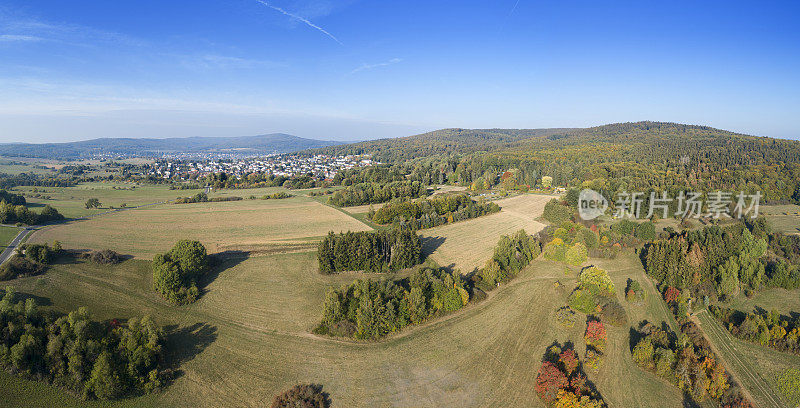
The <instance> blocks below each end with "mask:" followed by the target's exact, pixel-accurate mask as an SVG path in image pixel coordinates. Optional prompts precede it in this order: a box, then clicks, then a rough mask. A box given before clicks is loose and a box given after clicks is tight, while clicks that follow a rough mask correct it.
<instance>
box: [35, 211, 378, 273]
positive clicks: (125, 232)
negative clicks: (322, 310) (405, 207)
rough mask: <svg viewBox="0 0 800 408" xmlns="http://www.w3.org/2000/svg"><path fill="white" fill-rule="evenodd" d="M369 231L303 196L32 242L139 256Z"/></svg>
mask: <svg viewBox="0 0 800 408" xmlns="http://www.w3.org/2000/svg"><path fill="white" fill-rule="evenodd" d="M368 229H369V227H368V226H367V225H364V224H363V223H361V222H359V221H357V220H355V219H353V218H352V217H350V216H348V215H346V214H344V213H342V212H341V211H338V210H336V209H334V208H331V207H328V206H325V205H323V204H320V203H318V202H316V201H314V200H311V199H309V198H306V197H293V198H288V199H283V200H243V201H229V202H216V203H196V204H163V205H156V206H151V207H146V208H138V209H132V210H126V211H120V212H117V213H113V214H106V215H102V216H98V217H94V218H92V219H88V220H79V221H72V222H68V223H65V224H59V225H54V226H51V227H47V228H45V229H42V230H40V231H37V232H36V233H34V234H33V235H32V236H31V238H30V241H31V242H53V241H54V240H59V241H61V242H62V243H63V245H64V247H65V248H76V249H104V248H109V249H113V250H115V251H118V252H120V253H124V254H130V255H134V256H137V257H145V258H149V257H152V256H153V255H154V254H156V253H159V252H164V251H166V250H167V249H169V248H170V247H172V245H173V244H174V243H175V242H176V241H177V240H179V239H184V238H188V239H196V240H199V241H200V242H202V243H203V244H204V245H205V246H206V248H207V249H208V250H209V252H220V251H225V250H241V249H245V250H254V249H259V248H260V247H263V246H265V245H270V244H286V243H291V242H298V241H303V242H307V241H309V240H314V239H316V238H318V237H321V236H323V235H325V234H327V233H328V231H337V232H338V231H347V230H352V231H363V230H368Z"/></svg>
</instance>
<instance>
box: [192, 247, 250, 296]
mask: <svg viewBox="0 0 800 408" xmlns="http://www.w3.org/2000/svg"><path fill="white" fill-rule="evenodd" d="M249 257H250V252H247V251H236V250H231V251H223V252H217V253H215V254H212V255H210V256H209V258H210V259H211V268H210V269H209V271H208V273H206V274H205V275H203V276H202V277H201V278H200V279H199V280H198V281H197V288H198V289H200V296H203V295H205V294H206V292H208V290H206V287H207V286H208V285H210V284H211V282H214V280H216V279H217V277H218V276H219V274H220V273H222V271H224V270H226V269H229V268H233V267H234V266H236V265H239V264H240V263H242V262H244V261H245V260H246V259H247V258H249Z"/></svg>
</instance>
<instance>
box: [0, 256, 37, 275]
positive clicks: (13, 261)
mask: <svg viewBox="0 0 800 408" xmlns="http://www.w3.org/2000/svg"><path fill="white" fill-rule="evenodd" d="M45 269H46V266H45V265H42V264H40V263H38V262H36V261H32V260H30V259H28V258H26V257H24V256H20V255H13V256H12V257H11V258H9V259H8V261H6V263H4V264H3V266H0V281H4V280H10V279H14V278H17V277H20V276H34V275H39V274H40V273H42V272H44V271H45Z"/></svg>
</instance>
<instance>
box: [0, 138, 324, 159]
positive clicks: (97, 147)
mask: <svg viewBox="0 0 800 408" xmlns="http://www.w3.org/2000/svg"><path fill="white" fill-rule="evenodd" d="M338 143H339V142H333V141H325V140H314V139H305V138H302V137H297V136H292V135H287V134H284V133H272V134H267V135H258V136H235V137H181V138H165V139H138V138H102V139H92V140H84V141H80V142H67V143H42V144H33V143H6V144H0V155H3V156H18V157H40V158H57V159H73V158H86V157H94V156H96V155H99V154H110V155H125V156H140V157H152V156H156V157H157V156H160V155H162V154H170V153H240V154H253V155H264V154H272V153H289V152H293V151H298V150H303V149H310V148H315V147H322V146H331V145H335V144H338Z"/></svg>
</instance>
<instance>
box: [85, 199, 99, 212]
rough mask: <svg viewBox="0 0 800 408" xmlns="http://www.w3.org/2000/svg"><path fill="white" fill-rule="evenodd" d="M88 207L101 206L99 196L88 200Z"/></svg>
mask: <svg viewBox="0 0 800 408" xmlns="http://www.w3.org/2000/svg"><path fill="white" fill-rule="evenodd" d="M85 205H86V209H87V210H88V209H91V208H100V200H99V199H97V198H90V199H88V200H86V204H85Z"/></svg>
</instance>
